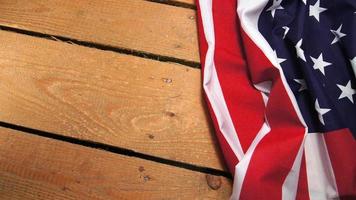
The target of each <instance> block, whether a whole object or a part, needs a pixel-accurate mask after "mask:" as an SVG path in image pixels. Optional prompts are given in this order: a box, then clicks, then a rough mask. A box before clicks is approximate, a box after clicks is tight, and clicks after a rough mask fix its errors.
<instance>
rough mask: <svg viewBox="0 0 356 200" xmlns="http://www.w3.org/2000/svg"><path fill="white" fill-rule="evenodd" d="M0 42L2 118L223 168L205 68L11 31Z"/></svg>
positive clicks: (0, 103)
mask: <svg viewBox="0 0 356 200" xmlns="http://www.w3.org/2000/svg"><path fill="white" fill-rule="evenodd" d="M0 43H1V46H0V80H1V82H0V110H1V112H0V121H6V122H11V123H15V124H20V125H24V126H27V127H32V128H36V129H40V130H45V131H50V132H54V133H59V134H63V135H67V136H71V137H76V138H80V139H85V140H91V141H96V142H102V143H106V144H111V145H117V146H120V147H124V148H129V149H132V150H135V151H139V152H143V153H147V154H151V155H155V156H160V157H164V158H168V159H172V160H177V161H183V162H188V163H192V164H196V165H201V166H207V167H211V168H216V169H223V165H222V164H221V163H222V162H221V161H220V159H219V157H218V155H219V154H218V151H217V143H215V142H214V139H215V137H213V135H212V134H213V133H212V132H211V130H210V129H209V125H208V123H209V121H208V120H207V115H206V113H205V111H204V108H203V106H204V104H202V101H203V100H202V93H201V81H200V70H198V69H192V68H188V67H185V66H182V65H177V64H169V63H163V62H158V61H153V60H147V59H143V58H138V57H133V56H128V55H120V54H117V53H112V52H105V51H98V50H95V49H89V48H86V47H81V46H78V45H71V44H66V43H59V42H55V41H50V40H44V39H39V38H34V37H30V36H24V35H20V34H15V33H9V32H5V31H0ZM63 58H65V59H63ZM24 86H25V87H24ZM15 91H16V92H15Z"/></svg>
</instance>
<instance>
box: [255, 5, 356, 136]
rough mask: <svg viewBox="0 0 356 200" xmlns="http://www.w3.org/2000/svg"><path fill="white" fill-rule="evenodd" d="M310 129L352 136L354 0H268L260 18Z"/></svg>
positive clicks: (355, 126) (355, 116) (355, 121)
mask: <svg viewBox="0 0 356 200" xmlns="http://www.w3.org/2000/svg"><path fill="white" fill-rule="evenodd" d="M258 28H259V31H260V32H261V33H262V35H263V36H264V38H265V39H266V40H267V42H268V43H269V44H270V46H271V47H272V48H273V49H274V50H275V54H276V56H277V61H278V62H279V63H280V65H281V67H282V70H283V73H284V75H285V77H286V80H287V82H288V84H289V86H290V88H291V90H292V92H293V93H294V95H295V97H296V100H297V103H298V106H299V108H300V110H301V113H302V115H303V118H304V120H305V122H306V124H307V126H308V132H310V133H318V132H320V133H323V132H329V131H333V130H338V129H343V128H349V129H350V130H351V132H352V134H353V136H354V138H356V90H355V89H356V0H293V1H291V0H270V1H269V2H268V4H267V5H266V7H265V9H264V10H263V11H262V13H261V15H260V18H259V21H258Z"/></svg>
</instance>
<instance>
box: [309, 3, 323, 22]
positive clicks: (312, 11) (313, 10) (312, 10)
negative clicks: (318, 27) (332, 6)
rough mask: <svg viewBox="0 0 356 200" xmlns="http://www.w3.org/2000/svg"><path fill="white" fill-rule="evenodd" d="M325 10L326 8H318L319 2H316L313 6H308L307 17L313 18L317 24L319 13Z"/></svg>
mask: <svg viewBox="0 0 356 200" xmlns="http://www.w3.org/2000/svg"><path fill="white" fill-rule="evenodd" d="M326 10H327V9H326V8H322V7H320V0H318V1H317V2H316V3H315V4H314V5H310V6H309V16H310V17H314V18H315V19H316V21H318V22H319V17H320V13H322V12H324V11H326Z"/></svg>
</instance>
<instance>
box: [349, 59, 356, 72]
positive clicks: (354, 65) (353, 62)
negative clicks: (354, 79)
mask: <svg viewBox="0 0 356 200" xmlns="http://www.w3.org/2000/svg"><path fill="white" fill-rule="evenodd" d="M350 62H351V66H352V70H354V74H355V76H356V57H354V58H353V59H352V60H350Z"/></svg>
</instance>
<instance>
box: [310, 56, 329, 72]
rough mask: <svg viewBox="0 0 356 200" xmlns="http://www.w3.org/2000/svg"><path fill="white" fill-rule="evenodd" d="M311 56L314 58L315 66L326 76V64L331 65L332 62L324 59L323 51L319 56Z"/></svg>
mask: <svg viewBox="0 0 356 200" xmlns="http://www.w3.org/2000/svg"><path fill="white" fill-rule="evenodd" d="M310 58H311V59H312V61H313V63H314V65H313V68H314V69H318V70H320V72H321V73H323V75H324V76H325V69H324V68H325V67H326V66H329V65H331V63H329V62H325V61H324V59H323V54H322V53H321V54H320V55H319V57H318V58H313V57H311V56H310Z"/></svg>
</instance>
